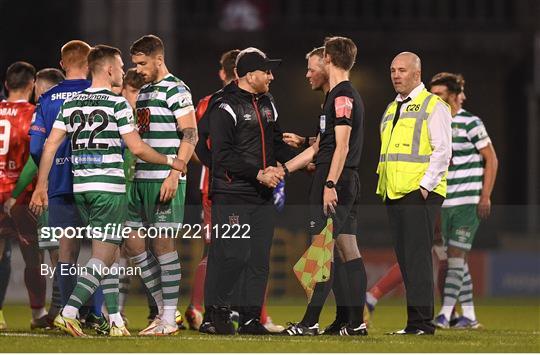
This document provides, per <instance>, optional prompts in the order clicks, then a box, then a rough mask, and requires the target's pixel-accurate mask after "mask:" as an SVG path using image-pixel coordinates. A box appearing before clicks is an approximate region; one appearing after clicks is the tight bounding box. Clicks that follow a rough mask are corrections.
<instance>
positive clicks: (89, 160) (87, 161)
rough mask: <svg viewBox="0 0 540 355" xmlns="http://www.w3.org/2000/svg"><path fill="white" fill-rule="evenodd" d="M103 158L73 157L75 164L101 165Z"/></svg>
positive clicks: (94, 156) (92, 156)
mask: <svg viewBox="0 0 540 355" xmlns="http://www.w3.org/2000/svg"><path fill="white" fill-rule="evenodd" d="M102 162H103V156H101V155H76V156H74V157H73V164H101V163H102Z"/></svg>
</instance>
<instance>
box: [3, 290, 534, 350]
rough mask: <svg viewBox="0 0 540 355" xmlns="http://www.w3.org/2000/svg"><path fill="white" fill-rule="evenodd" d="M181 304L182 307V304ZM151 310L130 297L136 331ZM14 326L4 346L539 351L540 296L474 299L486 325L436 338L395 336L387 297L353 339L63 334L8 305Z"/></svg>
mask: <svg viewBox="0 0 540 355" xmlns="http://www.w3.org/2000/svg"><path fill="white" fill-rule="evenodd" d="M181 309H182V310H183V309H184V308H181ZM303 310H304V300H288V301H285V300H280V301H276V302H272V303H271V305H270V307H269V313H270V315H271V316H272V318H273V320H274V322H275V323H280V324H285V322H287V321H298V320H299V319H300V318H301V317H302V314H303ZM146 312H147V311H146V308H145V307H144V306H143V301H141V300H140V299H135V298H133V299H131V300H130V301H128V307H127V316H128V318H129V320H130V326H129V328H130V330H131V331H132V333H133V334H136V333H137V330H138V329H141V328H142V327H143V326H144V325H145V324H146V323H145V316H146ZM4 315H5V318H6V321H7V322H8V325H9V328H10V330H9V331H8V332H4V333H0V351H1V352H540V301H539V300H535V299H511V298H509V299H491V300H489V299H486V300H481V301H479V302H477V315H478V318H479V320H480V321H481V322H482V324H483V325H484V329H482V330H475V331H472V330H469V331H457V330H447V331H438V332H437V334H436V335H435V336H434V337H427V336H426V337H414V336H407V337H397V336H389V335H385V333H386V332H389V331H393V330H397V329H399V328H401V327H403V325H404V322H405V307H404V305H403V304H402V303H401V302H400V301H395V300H388V301H382V302H381V303H380V304H379V307H378V308H377V310H376V312H375V314H374V317H373V319H372V324H371V326H370V329H369V336H368V337H362V338H355V337H345V338H342V337H335V336H319V337H306V338H302V337H277V336H274V337H251V336H230V337H223V336H208V335H204V334H199V333H197V332H194V331H189V330H186V331H183V332H181V334H179V335H178V336H175V337H163V338H142V337H136V336H134V337H128V338H115V339H112V338H108V337H97V336H96V337H91V338H87V339H76V338H71V337H68V336H64V335H60V334H58V333H44V332H37V333H30V332H29V319H30V311H29V309H28V308H27V307H26V306H22V305H5V306H4ZM332 317H333V305H332V304H331V302H329V304H328V305H327V307H326V309H325V311H324V312H323V315H322V317H321V323H322V324H323V325H327V324H328V323H330V322H331V321H332Z"/></svg>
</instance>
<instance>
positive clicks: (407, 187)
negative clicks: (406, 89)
mask: <svg viewBox="0 0 540 355" xmlns="http://www.w3.org/2000/svg"><path fill="white" fill-rule="evenodd" d="M437 102H442V103H444V104H445V105H447V106H448V104H447V103H446V102H444V101H443V100H441V99H440V98H439V97H438V96H437V95H433V94H431V93H429V92H428V91H427V90H426V89H423V90H422V91H421V92H420V94H418V95H417V96H416V97H415V98H414V99H413V100H411V101H410V102H408V103H405V104H404V106H405V108H404V109H403V111H402V113H401V114H400V116H399V120H398V121H397V123H396V126H395V127H393V118H394V114H395V113H396V109H397V106H398V105H397V102H396V101H392V103H390V104H389V105H388V107H387V108H386V111H385V113H384V115H383V118H382V121H381V154H380V157H379V164H378V166H377V174H379V182H378V184H377V194H378V195H380V196H381V197H382V198H383V200H384V199H386V197H388V198H390V199H392V200H394V199H399V198H402V197H403V196H405V195H406V194H408V193H409V192H411V191H414V190H418V189H419V188H420V181H421V180H422V178H423V177H424V174H425V172H426V170H427V168H428V165H429V158H430V156H431V153H432V149H431V144H430V142H429V133H428V120H427V119H428V117H429V115H430V114H431V112H432V111H433V108H434V107H435V104H436V103H437ZM433 191H434V192H436V193H438V194H439V195H441V196H443V197H446V174H445V175H444V176H443V178H442V179H441V181H440V182H439V184H438V185H437V186H436V187H435V189H433Z"/></svg>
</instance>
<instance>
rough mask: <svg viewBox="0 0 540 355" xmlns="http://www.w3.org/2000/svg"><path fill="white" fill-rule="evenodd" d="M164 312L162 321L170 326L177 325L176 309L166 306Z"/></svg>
mask: <svg viewBox="0 0 540 355" xmlns="http://www.w3.org/2000/svg"><path fill="white" fill-rule="evenodd" d="M162 312H163V313H162V315H161V317H160V318H161V319H162V320H164V321H165V322H167V323H168V324H170V325H175V324H176V307H169V306H164V307H163V311H162Z"/></svg>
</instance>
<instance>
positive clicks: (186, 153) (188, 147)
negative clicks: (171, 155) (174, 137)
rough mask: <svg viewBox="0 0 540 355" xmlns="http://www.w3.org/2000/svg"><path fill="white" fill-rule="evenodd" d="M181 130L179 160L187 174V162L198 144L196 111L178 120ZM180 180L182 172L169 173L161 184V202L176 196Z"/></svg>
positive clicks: (173, 171)
mask: <svg viewBox="0 0 540 355" xmlns="http://www.w3.org/2000/svg"><path fill="white" fill-rule="evenodd" d="M177 123H178V127H179V130H180V132H181V135H182V140H181V142H180V147H179V148H178V154H177V158H178V159H179V160H180V161H181V162H182V163H183V164H184V169H182V173H184V174H185V173H186V172H187V162H188V161H189V159H191V156H192V155H193V151H194V150H195V145H196V144H197V140H198V135H197V121H196V120H195V111H193V110H192V111H189V112H188V113H186V114H185V115H183V116H180V117H178V118H177ZM179 178H180V171H176V170H172V169H171V171H170V172H169V176H167V178H166V179H165V180H163V183H162V184H161V189H160V201H161V202H165V201H168V200H170V199H171V198H173V197H174V196H175V195H176V190H177V189H178V179H179Z"/></svg>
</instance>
